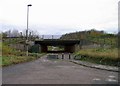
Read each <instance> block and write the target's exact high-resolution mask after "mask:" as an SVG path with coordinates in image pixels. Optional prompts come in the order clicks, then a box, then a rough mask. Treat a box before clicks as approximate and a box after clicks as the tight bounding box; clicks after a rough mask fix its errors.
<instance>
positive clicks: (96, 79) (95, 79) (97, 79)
mask: <svg viewBox="0 0 120 86" xmlns="http://www.w3.org/2000/svg"><path fill="white" fill-rule="evenodd" d="M93 80H94V81H100V80H101V79H99V78H94V79H93Z"/></svg>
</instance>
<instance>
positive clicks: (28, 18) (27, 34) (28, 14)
mask: <svg viewBox="0 0 120 86" xmlns="http://www.w3.org/2000/svg"><path fill="white" fill-rule="evenodd" d="M30 6H32V5H31V4H28V5H27V30H26V43H27V42H28V19H29V7H30ZM26 48H27V49H26V51H27V52H26V55H27V56H28V44H27V45H26Z"/></svg>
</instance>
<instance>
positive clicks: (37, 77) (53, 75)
mask: <svg viewBox="0 0 120 86" xmlns="http://www.w3.org/2000/svg"><path fill="white" fill-rule="evenodd" d="M65 57H66V58H68V55H67V54H66V56H65ZM2 72H3V74H2V75H3V76H2V80H3V84H117V83H118V72H111V71H106V70H99V69H94V68H89V67H84V66H80V65H77V64H74V63H72V62H69V60H68V59H65V60H64V59H61V55H59V59H56V58H53V57H47V55H45V56H43V57H42V58H40V59H38V60H35V61H32V62H27V63H21V64H17V65H12V66H8V67H4V68H3V69H2Z"/></svg>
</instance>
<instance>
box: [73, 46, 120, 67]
mask: <svg viewBox="0 0 120 86" xmlns="http://www.w3.org/2000/svg"><path fill="white" fill-rule="evenodd" d="M75 59H76V60H82V61H89V62H92V63H97V64H103V65H110V66H120V58H118V49H117V48H114V49H103V48H98V49H84V50H81V51H79V52H77V53H75Z"/></svg>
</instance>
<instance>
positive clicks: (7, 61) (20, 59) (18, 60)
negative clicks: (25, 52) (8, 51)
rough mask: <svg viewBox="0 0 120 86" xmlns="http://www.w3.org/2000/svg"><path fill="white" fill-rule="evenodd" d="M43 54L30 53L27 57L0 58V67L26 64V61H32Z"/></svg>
mask: <svg viewBox="0 0 120 86" xmlns="http://www.w3.org/2000/svg"><path fill="white" fill-rule="evenodd" d="M43 55H44V54H43V53H42V54H36V53H30V54H29V56H14V55H13V56H12V55H11V56H1V57H0V58H2V65H1V66H3V67H4V66H9V65H12V64H18V63H22V62H28V61H32V60H35V59H38V58H40V57H41V56H43Z"/></svg>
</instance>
